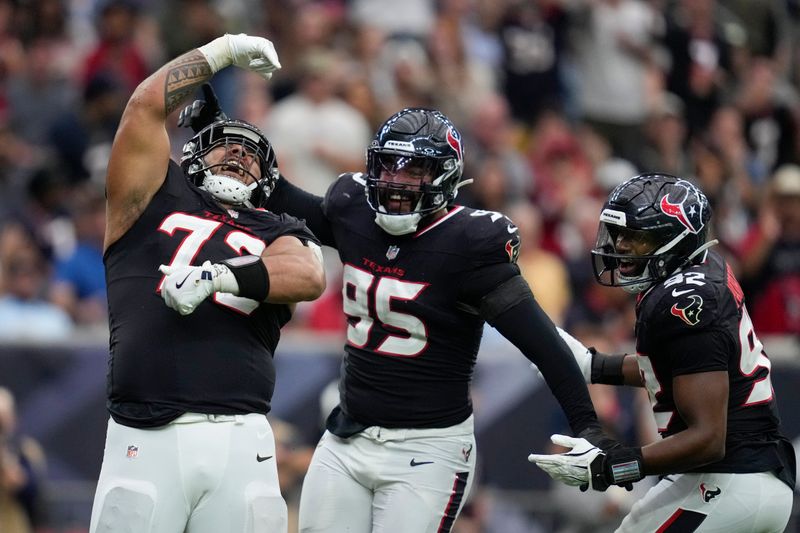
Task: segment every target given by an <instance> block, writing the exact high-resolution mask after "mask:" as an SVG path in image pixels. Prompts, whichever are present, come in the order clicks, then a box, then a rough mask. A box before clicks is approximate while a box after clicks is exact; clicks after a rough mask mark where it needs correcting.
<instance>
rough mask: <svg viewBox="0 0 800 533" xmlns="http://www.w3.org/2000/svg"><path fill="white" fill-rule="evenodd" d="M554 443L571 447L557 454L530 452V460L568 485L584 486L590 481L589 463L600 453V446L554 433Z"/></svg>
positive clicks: (552, 437) (552, 476)
mask: <svg viewBox="0 0 800 533" xmlns="http://www.w3.org/2000/svg"><path fill="white" fill-rule="evenodd" d="M550 440H551V441H552V442H553V444H557V445H559V446H563V447H565V448H571V449H570V451H568V452H564V453H556V454H546V455H539V454H534V453H532V454H530V455H529V456H528V461H530V462H532V463H536V466H538V467H539V468H541V469H542V470H544V471H545V472H547V474H548V475H549V476H550V477H551V478H553V479H555V480H556V481H561V482H562V483H565V484H567V485H572V486H579V487H583V486H586V485H588V483H589V481H590V476H589V464H590V463H591V462H592V461H593V460H594V459H595V458H596V457H597V456H598V455H600V453H601V451H600V448H598V447H596V446H594V445H593V444H592V443H591V442H589V441H588V440H586V439H581V438H576V437H569V436H567V435H552V436H551V437H550Z"/></svg>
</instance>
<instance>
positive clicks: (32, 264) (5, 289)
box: [0, 222, 72, 342]
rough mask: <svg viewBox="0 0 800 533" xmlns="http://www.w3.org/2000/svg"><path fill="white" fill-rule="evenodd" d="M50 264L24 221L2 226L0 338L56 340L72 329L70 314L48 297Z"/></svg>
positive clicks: (0, 238) (0, 246)
mask: <svg viewBox="0 0 800 533" xmlns="http://www.w3.org/2000/svg"><path fill="white" fill-rule="evenodd" d="M49 270H50V265H49V264H48V263H47V261H46V260H45V258H44V256H43V255H42V253H41V251H40V250H39V248H38V247H37V246H36V245H35V244H34V241H33V239H32V238H31V237H30V236H29V235H28V234H27V233H26V231H25V230H24V229H23V228H22V226H21V225H19V224H17V223H14V222H10V223H7V224H5V225H4V226H3V228H2V229H1V230H0V275H1V278H0V279H2V292H0V341H6V342H56V341H60V340H64V339H65V338H67V337H68V336H69V334H70V333H71V332H72V321H71V320H70V318H69V315H67V313H65V312H64V311H62V310H61V309H60V308H59V307H57V306H56V305H54V304H52V303H50V302H49V301H47V300H46V299H45V295H46V292H47V285H48V280H49V277H50V275H49Z"/></svg>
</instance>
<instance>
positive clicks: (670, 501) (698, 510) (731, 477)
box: [617, 472, 794, 533]
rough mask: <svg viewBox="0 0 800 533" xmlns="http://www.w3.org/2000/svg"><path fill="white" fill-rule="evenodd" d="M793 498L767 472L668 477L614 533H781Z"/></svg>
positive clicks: (791, 494)
mask: <svg viewBox="0 0 800 533" xmlns="http://www.w3.org/2000/svg"><path fill="white" fill-rule="evenodd" d="M793 500H794V495H793V493H792V489H790V488H789V487H788V486H787V485H786V484H785V483H783V482H782V481H780V480H779V479H778V478H777V477H775V475H774V474H772V473H771V472H759V473H755V474H702V473H698V474H674V475H669V476H667V477H665V478H664V479H662V480H661V481H659V482H658V484H656V485H655V486H654V487H653V488H652V489H650V490H649V491H648V492H647V494H645V496H644V498H642V499H641V500H639V501H638V502H636V503H635V504H634V505H633V507H632V508H631V512H630V513H629V514H628V516H626V517H625V519H624V520H623V521H622V524H621V525H620V526H619V529H617V532H618V533H644V532H649V533H652V532H653V531H658V532H659V533H670V532H673V531H674V532H680V533H683V532H689V531H692V532H698V533H700V532H702V533H782V532H783V530H784V528H785V527H786V524H787V523H788V522H789V515H790V514H791V512H792V502H793Z"/></svg>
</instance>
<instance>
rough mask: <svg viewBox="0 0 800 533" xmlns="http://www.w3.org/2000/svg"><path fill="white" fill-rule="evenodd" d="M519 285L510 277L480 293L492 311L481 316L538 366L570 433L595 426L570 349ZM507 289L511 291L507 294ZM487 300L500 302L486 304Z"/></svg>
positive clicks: (596, 425)
mask: <svg viewBox="0 0 800 533" xmlns="http://www.w3.org/2000/svg"><path fill="white" fill-rule="evenodd" d="M519 279H520V280H521V278H519ZM522 282H523V283H524V280H523V281H522ZM520 287H521V285H520V284H519V283H518V282H517V283H515V280H514V279H510V280H508V281H507V282H505V283H503V284H500V285H498V286H497V287H496V288H495V290H494V291H493V292H490V293H489V294H487V295H486V296H484V298H483V300H482V302H483V303H482V305H481V310H482V311H483V310H485V309H491V310H492V312H491V313H490V314H488V316H485V317H484V318H485V319H486V320H487V322H488V323H489V324H490V325H492V326H493V327H494V328H495V329H497V331H499V332H500V333H501V334H502V335H503V336H504V337H505V338H506V339H508V340H509V341H511V342H512V343H513V344H514V346H516V347H517V348H519V350H520V351H521V352H522V353H523V355H525V357H527V358H528V359H529V360H530V361H531V362H533V363H534V364H535V365H536V366H537V367H538V368H539V371H540V372H541V373H542V375H543V376H544V378H545V381H547V385H548V386H549V387H550V390H551V392H552V393H553V396H555V397H556V400H558V403H559V404H560V405H561V409H563V411H564V414H565V415H566V416H567V420H568V422H569V425H570V427H571V428H572V431H573V434H574V435H578V434H579V433H580V432H581V431H583V430H584V429H587V428H589V427H599V422H598V420H597V414H596V413H595V411H594V406H593V405H592V400H591V398H590V397H589V391H588V389H587V388H586V383H585V381H584V378H583V374H582V373H581V370H580V368H579V367H578V364H577V363H576V362H575V358H574V357H573V355H572V352H570V350H569V348H568V347H567V345H566V344H565V343H564V341H563V340H562V339H561V337H560V336H559V335H558V332H557V331H556V328H555V325H554V324H553V322H552V321H551V320H550V318H549V317H548V316H547V314H546V313H545V312H544V311H543V310H542V308H541V307H540V306H539V304H538V302H537V301H536V300H535V299H534V298H533V294H532V293H531V292H530V289H529V288H528V286H527V283H525V285H524V287H525V289H527V293H526V294H523V295H520V294H519V293H520ZM510 289H513V293H512V294H507V293H508V292H509V290H510ZM504 293H506V294H504ZM487 299H488V300H487ZM487 301H496V302H501V303H500V305H499V306H498V305H487V303H486V302H487ZM504 302H505V304H504Z"/></svg>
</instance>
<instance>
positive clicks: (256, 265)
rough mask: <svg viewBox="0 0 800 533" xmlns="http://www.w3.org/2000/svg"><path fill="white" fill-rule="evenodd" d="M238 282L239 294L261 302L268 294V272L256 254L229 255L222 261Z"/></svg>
mask: <svg viewBox="0 0 800 533" xmlns="http://www.w3.org/2000/svg"><path fill="white" fill-rule="evenodd" d="M222 264H224V265H225V266H227V267H228V268H229V269H230V271H231V273H232V274H233V276H234V277H235V278H236V282H237V283H238V284H239V296H243V297H245V298H250V299H251V300H255V301H257V302H263V301H264V300H266V299H267V296H268V295H269V272H267V267H266V265H265V264H264V261H262V260H261V258H260V257H258V256H257V255H244V256H241V257H231V258H230V259H226V260H224V261H222Z"/></svg>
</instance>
